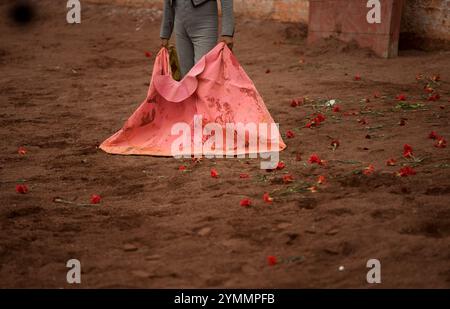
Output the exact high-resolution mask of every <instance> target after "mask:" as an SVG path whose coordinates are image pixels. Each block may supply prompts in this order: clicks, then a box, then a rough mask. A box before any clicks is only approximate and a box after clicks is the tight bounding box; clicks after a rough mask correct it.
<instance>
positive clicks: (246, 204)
mask: <svg viewBox="0 0 450 309" xmlns="http://www.w3.org/2000/svg"><path fill="white" fill-rule="evenodd" d="M240 205H241V207H250V206H251V205H252V201H251V200H250V199H248V198H245V199H242V200H241V202H240Z"/></svg>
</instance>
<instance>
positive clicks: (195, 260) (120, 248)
mask: <svg viewBox="0 0 450 309" xmlns="http://www.w3.org/2000/svg"><path fill="white" fill-rule="evenodd" d="M63 2H64V1H63ZM2 3H3V4H2V5H0V14H1V15H2V16H6V12H7V9H8V5H6V4H4V2H2ZM39 3H40V7H39V9H40V10H39V12H38V13H39V15H38V19H37V20H36V21H35V22H34V23H32V24H31V25H30V26H27V27H18V26H16V25H14V24H12V23H11V21H10V20H8V19H7V18H2V19H1V20H0V27H1V28H0V33H1V40H0V70H1V73H2V74H1V75H0V94H1V96H0V101H1V108H2V109H1V113H0V123H1V125H0V140H1V142H0V147H1V151H0V162H1V163H0V201H1V202H0V203H1V204H0V205H1V207H0V228H1V229H0V230H1V232H0V278H1V280H0V287H20V288H24V287H27V288H28V287H72V286H70V285H68V284H67V283H66V272H67V270H68V269H67V268H66V267H65V264H66V261H67V260H69V259H72V258H75V259H79V260H80V261H81V263H82V284H81V287H83V288H92V287H98V288H111V287H129V288H135V287H146V288H169V287H171V288H180V287H184V288H188V287H189V288H192V287H196V288H197V287H200V288H205V287H226V288H230V287H235V288H238V287H251V288H262V287H264V288H275V287H277V288H304V287H358V288H368V287H373V286H372V285H369V284H368V283H367V282H366V272H367V271H368V269H367V268H366V262H367V260H369V259H371V258H377V259H379V260H380V261H381V264H382V284H381V285H377V286H376V287H406V288H413V287H414V288H425V287H428V288H438V287H439V288H448V287H450V250H449V249H450V248H449V245H450V242H449V237H450V209H449V197H450V178H449V174H450V169H449V168H450V162H449V158H450V156H449V152H448V148H437V147H435V146H434V144H435V143H436V142H435V141H433V140H431V139H429V138H428V135H429V133H430V132H431V131H436V132H437V133H438V134H439V135H441V136H444V137H445V138H447V139H449V138H450V127H449V112H450V107H449V98H450V96H449V89H450V87H449V86H450V84H449V81H450V61H449V59H450V54H449V53H448V52H447V53H444V52H442V53H440V52H433V53H423V52H418V51H402V52H401V53H400V57H399V58H397V59H390V60H384V59H379V58H376V57H372V56H370V54H369V53H367V52H366V51H364V50H358V49H355V48H354V47H352V46H351V45H346V46H342V45H340V44H336V43H335V42H327V43H324V44H323V45H322V46H319V47H316V48H313V49H311V48H307V47H306V45H305V42H304V34H303V31H302V29H300V28H299V27H297V26H295V25H291V24H278V23H272V22H256V21H248V20H245V19H242V18H241V19H238V24H237V29H238V31H237V33H236V47H235V53H236V55H237V57H238V59H239V60H240V61H241V64H242V65H243V66H244V68H245V70H246V71H247V72H248V74H249V76H250V77H251V78H252V79H253V80H254V82H255V84H256V86H257V88H258V90H259V91H260V93H261V95H262V96H263V98H264V100H265V102H266V105H267V107H268V108H269V110H270V112H271V113H272V115H273V117H274V119H275V120H276V121H277V122H279V123H280V128H281V131H282V132H283V133H285V132H286V131H288V130H291V131H293V132H294V134H295V137H294V138H290V139H288V138H286V139H285V141H286V142H287V144H288V149H287V150H286V151H284V152H283V153H282V160H283V161H284V162H285V164H286V168H285V169H283V170H280V171H275V172H267V171H262V170H260V169H259V160H237V159H233V160H203V161H201V162H200V163H193V162H191V161H189V160H185V161H184V162H180V161H177V160H175V159H172V158H154V157H124V156H111V155H107V154H105V153H103V152H102V151H100V150H99V149H98V148H97V146H98V145H99V143H100V142H102V141H103V140H104V139H106V138H107V137H108V136H110V135H111V134H112V133H114V132H115V131H117V130H118V129H119V128H120V127H121V126H122V124H123V123H124V121H125V120H126V119H127V118H128V116H129V115H131V113H132V112H133V111H134V110H135V109H136V108H137V106H138V105H139V104H140V103H141V101H142V100H143V99H144V98H145V95H146V91H147V86H148V84H149V79H150V72H151V69H152V64H153V58H154V56H153V58H147V57H146V56H145V51H151V52H153V54H155V53H156V52H157V51H158V44H159V40H158V32H159V22H160V12H158V11H152V10H149V9H146V10H144V9H141V10H139V9H127V8H113V7H110V6H97V5H86V4H85V5H83V16H82V24H81V25H68V24H66V23H65V14H66V11H65V10H66V9H65V2H64V4H63V3H59V2H57V1H40V2H39ZM417 74H423V76H424V78H426V77H432V76H435V75H436V74H440V79H441V81H440V82H438V83H436V84H435V83H433V84H432V87H433V88H434V89H435V90H434V91H435V92H438V93H439V94H440V99H439V100H437V101H428V100H427V99H426V96H427V95H426V93H425V92H424V90H423V86H424V81H417V80H416V75H417ZM355 75H360V76H361V80H355V78H354V77H355ZM374 93H377V94H379V96H380V97H378V95H376V97H374ZM402 93H404V94H405V95H406V96H407V100H406V101H397V100H396V99H395V97H396V96H397V95H398V94H402ZM301 97H307V100H306V102H305V103H304V104H302V105H301V106H299V107H296V108H294V107H291V106H290V104H291V100H292V99H294V98H301ZM328 99H337V100H338V104H339V106H340V107H341V112H338V113H333V112H332V111H331V110H330V109H326V108H324V106H323V104H324V102H325V101H326V100H328ZM366 99H368V100H366ZM317 110H319V111H321V112H322V113H323V114H324V115H325V116H326V118H327V119H326V120H325V121H324V122H323V123H322V124H321V125H320V126H319V127H316V128H312V129H307V128H305V124H306V123H307V122H308V119H309V118H310V117H311V115H312V114H314V112H315V111H317ZM402 119H403V121H402ZM400 122H403V123H402V124H404V125H403V126H402V125H399V123H400ZM333 139H337V140H339V143H340V145H339V147H338V148H337V149H336V150H334V151H333V150H332V149H331V148H332V147H331V146H330V144H331V141H332V140H333ZM406 143H407V144H409V145H411V146H412V147H413V150H414V152H413V153H414V157H415V159H414V160H413V159H405V158H403V157H402V153H403V145H404V144H406ZM20 146H23V147H25V149H26V151H27V152H26V154H24V155H20V154H19V153H18V148H19V147H20ZM313 153H317V154H318V155H319V156H320V157H321V158H322V159H323V160H326V161H327V164H326V166H318V165H312V164H310V163H309V162H308V159H309V157H310V155H311V154H313ZM390 158H395V159H396V160H397V163H396V166H386V160H388V159H390ZM182 164H184V165H186V166H187V171H185V172H181V171H179V170H178V167H179V166H180V165H182ZM369 164H373V166H374V168H375V171H374V172H373V173H372V174H370V175H365V174H362V173H361V171H362V170H364V168H366V167H368V166H369ZM404 165H407V166H412V167H413V168H414V169H415V171H416V172H417V174H416V175H414V176H409V177H398V176H396V172H397V171H398V170H399V169H400V168H401V167H402V166H404ZM211 168H215V169H217V171H218V172H219V173H220V177H219V178H218V179H212V178H211V177H210V169H211ZM241 173H248V174H249V175H250V178H248V179H241V178H240V177H239V175H240V174H241ZM285 174H292V175H293V177H294V179H295V181H294V182H293V183H291V184H283V183H282V181H281V178H282V177H283V175H285ZM320 175H323V176H325V177H326V180H327V182H326V184H323V185H318V184H316V182H317V179H318V176H320ZM21 183H25V184H26V185H27V186H28V189H29V191H28V193H26V194H19V193H17V192H16V190H15V189H16V184H21ZM313 186H316V187H317V192H315V193H314V192H311V191H310V190H309V188H311V187H313ZM264 192H269V193H270V195H271V196H272V198H273V199H274V201H273V203H272V204H271V205H269V204H266V203H265V202H264V201H263V199H262V196H263V193H264ZM92 194H99V195H101V197H102V201H101V203H100V204H98V205H85V204H89V203H90V197H91V195H92ZM56 197H58V198H60V199H63V200H66V201H71V202H73V204H64V203H57V202H54V199H55V198H56ZM243 198H250V199H251V200H252V203H253V205H252V207H249V208H244V207H241V206H240V201H241V200H242V199H243ZM269 256H274V257H276V258H277V263H276V265H273V266H270V265H269V263H268V257H269ZM340 266H343V271H339V267H340ZM341 270H342V269H341ZM77 287H80V286H77Z"/></svg>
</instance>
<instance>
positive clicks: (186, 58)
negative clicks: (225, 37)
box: [175, 0, 219, 76]
mask: <svg viewBox="0 0 450 309" xmlns="http://www.w3.org/2000/svg"><path fill="white" fill-rule="evenodd" d="M218 23H219V17H218V9H217V1H208V2H206V3H204V4H202V5H200V6H199V7H196V8H194V6H193V5H192V2H191V0H175V36H176V45H177V53H178V58H179V61H180V66H181V74H182V76H185V75H186V74H187V73H188V72H189V71H190V70H191V69H192V67H193V66H194V65H195V63H197V61H199V60H200V59H201V58H202V57H203V56H204V55H205V54H207V53H208V52H209V51H210V50H211V49H213V48H214V46H216V44H217V39H218V33H219V25H218Z"/></svg>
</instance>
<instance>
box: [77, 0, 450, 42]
mask: <svg viewBox="0 0 450 309" xmlns="http://www.w3.org/2000/svg"><path fill="white" fill-rule="evenodd" d="M85 1H87V2H95V3H115V4H120V5H130V6H146V7H159V8H161V7H162V3H163V0H85ZM341 1H346V0H341ZM361 1H363V2H365V0H361ZM381 1H382V0H381ZM234 3H235V12H236V14H238V15H242V16H247V17H254V18H261V19H274V20H279V21H285V22H301V23H306V24H307V23H308V10H309V1H308V0H234ZM449 13H450V0H406V7H405V8H404V10H403V17H402V27H401V36H400V46H401V47H404V48H420V49H441V48H445V49H448V48H450V17H449Z"/></svg>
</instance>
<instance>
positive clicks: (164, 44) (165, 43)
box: [161, 38, 169, 48]
mask: <svg viewBox="0 0 450 309" xmlns="http://www.w3.org/2000/svg"><path fill="white" fill-rule="evenodd" d="M163 47H164V48H169V40H168V39H163V38H161V48H163Z"/></svg>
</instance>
